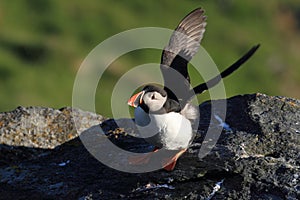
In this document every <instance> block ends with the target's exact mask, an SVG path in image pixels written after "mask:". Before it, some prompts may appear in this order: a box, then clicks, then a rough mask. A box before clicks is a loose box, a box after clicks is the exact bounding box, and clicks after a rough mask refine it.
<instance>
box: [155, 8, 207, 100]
mask: <svg viewBox="0 0 300 200" xmlns="http://www.w3.org/2000/svg"><path fill="white" fill-rule="evenodd" d="M205 26H206V16H204V10H203V9H201V8H198V9H195V10H194V11H192V12H191V13H190V14H188V15H187V16H186V17H185V18H184V19H183V20H182V21H181V22H180V23H179V25H178V26H177V28H176V29H175V31H174V32H173V34H172V36H171V38H170V41H169V44H168V46H167V47H165V49H164V50H163V52H162V57H161V66H160V68H161V72H162V74H163V78H164V86H165V90H166V91H167V93H168V97H169V98H171V99H174V100H176V101H180V100H181V99H182V98H183V97H184V96H186V94H187V93H188V92H189V90H190V84H189V83H190V78H189V74H188V69H187V66H188V62H189V61H190V60H191V59H192V57H193V56H194V55H195V54H196V53H197V52H198V50H199V47H200V42H201V40H202V38H203V34H204V32H205Z"/></svg>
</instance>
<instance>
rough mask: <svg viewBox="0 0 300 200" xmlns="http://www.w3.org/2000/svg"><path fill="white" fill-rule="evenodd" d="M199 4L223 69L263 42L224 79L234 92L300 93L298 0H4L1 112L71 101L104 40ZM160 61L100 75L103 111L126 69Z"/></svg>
mask: <svg viewBox="0 0 300 200" xmlns="http://www.w3.org/2000/svg"><path fill="white" fill-rule="evenodd" d="M197 7H203V8H204V9H205V10H206V15H207V16H208V26H207V31H206V33H205V38H204V40H203V42H202V45H203V47H204V48H205V49H206V50H207V51H208V53H209V54H210V55H211V56H212V58H213V59H214V61H215V63H216V64H217V65H218V66H219V68H220V70H223V69H224V68H225V67H226V66H228V65H230V64H232V62H233V61H235V60H236V59H237V58H238V57H240V56H241V55H242V54H243V53H245V52H246V51H247V50H248V49H249V48H250V47H251V46H253V45H254V44H257V43H260V44H261V45H262V46H261V48H260V49H259V51H258V52H257V53H256V54H255V56H254V57H253V58H252V59H251V60H250V61H249V62H247V64H246V66H244V68H243V69H242V70H239V71H238V72H236V73H235V74H234V75H232V76H231V77H229V78H227V79H226V80H225V86H226V92H227V95H228V97H230V96H234V95H237V94H246V93H256V92H261V93H266V94H268V95H284V96H289V97H294V98H300V90H299V88H298V86H299V83H300V67H299V64H300V3H299V0H284V1H282V0H270V1H261V0H243V1H240V0H198V1H196V0H185V1H182V0H180V1H179V0H174V1H173V0H172V1H171V0H160V1H150V0H144V1H141V0H131V1H124V0H116V1H111V0H99V1H92V0H74V1H61V0H43V1H40V0H20V1H11V0H2V1H0V91H1V92H0V112H2V111H8V110H12V109H14V108H15V107H17V106H19V105H22V106H31V105H36V106H47V107H54V108H60V107H64V106H71V105H72V89H73V82H74V79H75V76H76V72H77V70H78V68H79V67H80V64H81V62H82V61H83V60H84V58H85V57H86V56H87V55H88V53H89V52H90V51H91V50H92V49H93V48H94V47H95V46H97V45H98V44H99V43H100V42H102V41H104V40H105V39H107V38H109V37H110V36H112V35H114V34H117V33H119V32H122V31H125V30H128V29H132V28H138V27H148V26H151V27H165V28H171V29H173V28H175V26H176V25H177V24H178V22H179V21H180V20H181V19H182V18H183V17H184V16H185V15H186V14H187V13H189V12H190V11H192V10H193V9H195V8H197ZM166 43H167V41H166ZM159 61H160V51H157V50H156V51H155V50H144V51H138V52H133V53H130V54H128V55H126V56H122V57H121V58H120V59H118V60H116V61H115V62H114V63H113V64H112V66H111V67H110V68H108V70H107V71H106V73H105V77H103V80H101V81H102V84H104V85H107V87H105V89H104V88H103V89H101V91H100V90H98V91H97V95H96V98H95V99H96V102H97V105H96V108H97V113H100V114H102V115H105V116H111V109H110V101H109V99H110V95H111V91H112V88H113V85H114V83H115V82H116V80H118V78H119V77H120V76H122V74H123V73H124V72H126V70H129V69H131V68H132V67H133V66H136V65H139V64H144V63H148V62H156V63H157V62H159ZM202 98H203V99H202ZM205 98H207V97H206V96H205V95H204V96H203V97H200V99H201V100H204V99H205ZM124 106H127V105H126V104H124Z"/></svg>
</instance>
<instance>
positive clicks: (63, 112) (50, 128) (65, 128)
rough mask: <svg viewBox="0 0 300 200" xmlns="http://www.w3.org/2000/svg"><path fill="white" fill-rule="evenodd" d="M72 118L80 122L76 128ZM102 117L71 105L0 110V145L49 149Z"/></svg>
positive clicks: (98, 121)
mask: <svg viewBox="0 0 300 200" xmlns="http://www.w3.org/2000/svg"><path fill="white" fill-rule="evenodd" d="M73 118H76V119H77V120H76V122H77V121H78V122H80V123H79V124H78V125H77V126H76V127H75V125H74V120H73ZM103 120H104V118H103V117H102V116H100V115H96V114H94V113H90V112H84V111H82V110H79V109H72V108H70V107H66V108H61V109H59V110H55V109H52V108H43V107H28V108H25V107H21V106H20V107H18V108H16V109H15V110H13V111H11V112H4V113H0V144H7V145H11V146H24V147H36V148H45V149H48V148H51V149H52V148H55V147H56V146H58V145H60V144H62V143H64V142H66V141H69V140H71V139H73V138H75V137H77V136H78V132H82V131H84V130H86V129H87V128H89V127H91V126H93V125H96V124H99V123H101V122H102V121H103ZM76 128H78V129H79V130H78V131H77V130H76Z"/></svg>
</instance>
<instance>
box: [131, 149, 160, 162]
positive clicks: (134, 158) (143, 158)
mask: <svg viewBox="0 0 300 200" xmlns="http://www.w3.org/2000/svg"><path fill="white" fill-rule="evenodd" d="M158 149H159V148H158V147H154V149H153V150H152V152H153V153H154V152H157V151H158ZM151 155H152V153H145V154H144V155H138V156H131V157H130V158H128V161H129V163H130V164H132V165H144V164H147V163H148V162H149V161H150V158H151Z"/></svg>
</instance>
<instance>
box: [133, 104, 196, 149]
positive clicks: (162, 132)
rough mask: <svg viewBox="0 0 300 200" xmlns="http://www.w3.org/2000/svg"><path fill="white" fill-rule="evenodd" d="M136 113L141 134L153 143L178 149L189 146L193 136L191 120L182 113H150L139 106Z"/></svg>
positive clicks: (136, 120)
mask: <svg viewBox="0 0 300 200" xmlns="http://www.w3.org/2000/svg"><path fill="white" fill-rule="evenodd" d="M134 115H135V122H136V124H137V125H138V130H139V132H140V134H141V136H142V137H144V138H147V139H146V140H147V141H148V142H149V143H151V144H153V145H156V146H159V147H164V148H166V149H169V150H178V149H183V148H187V147H188V145H189V143H190V141H191V139H192V137H193V133H192V126H191V122H190V121H189V120H188V119H187V118H185V117H184V116H183V115H181V114H180V113H175V112H170V113H166V114H150V115H149V114H147V113H145V112H144V110H143V109H141V108H140V107H137V108H136V109H135V113H134ZM157 133H159V134H157Z"/></svg>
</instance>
